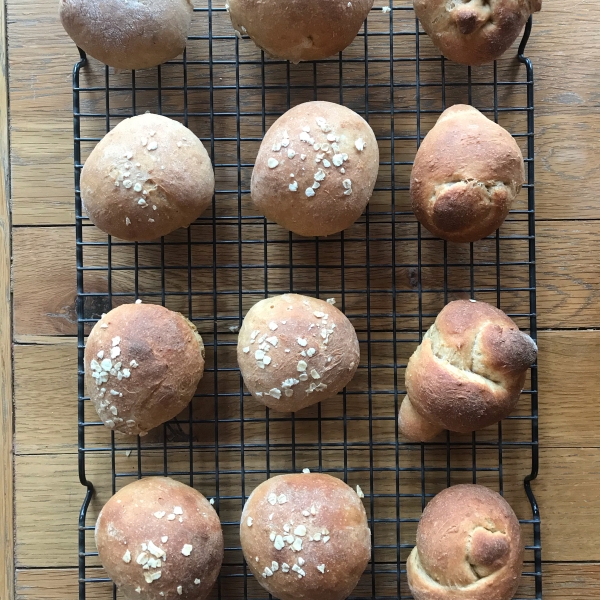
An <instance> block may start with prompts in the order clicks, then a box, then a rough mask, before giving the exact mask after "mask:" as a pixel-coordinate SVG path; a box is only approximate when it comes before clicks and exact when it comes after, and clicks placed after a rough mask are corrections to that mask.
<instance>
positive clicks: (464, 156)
mask: <svg viewBox="0 0 600 600" xmlns="http://www.w3.org/2000/svg"><path fill="white" fill-rule="evenodd" d="M524 182H525V166H524V163H523V155H522V154H521V150H520V148H519V146H518V144H517V142H516V141H515V140H514V139H513V137H512V136H511V135H510V133H508V131H506V130H505V129H503V128H502V127H500V125H497V124H496V123H494V122H493V121H490V120H489V119H488V118H487V117H485V116H484V115H482V114H481V113H480V112H479V111H478V110H477V109H476V108H473V107H472V106H466V105H464V104H457V105H455V106H452V107H451V108H448V109H447V110H445V111H444V112H443V113H442V115H441V116H440V118H439V119H438V121H437V123H436V124H435V126H434V127H433V129H432V130H431V131H430V132H429V133H428V134H427V136H426V137H425V139H424V140H423V142H422V144H421V146H420V148H419V150H418V152H417V155H416V157H415V162H414V165H413V169H412V174H411V179H410V195H411V200H412V207H413V210H414V212H415V215H416V217H417V219H419V221H420V222H421V223H422V224H423V225H424V226H425V227H426V228H427V229H428V230H429V231H431V233H433V234H434V235H436V236H438V237H441V238H442V239H444V240H449V241H451V242H474V241H476V240H480V239H482V238H484V237H486V236H488V235H490V234H491V233H493V232H494V231H496V229H498V227H500V225H502V223H503V222H504V219H506V216H507V215H508V212H509V210H510V207H511V205H512V203H513V201H514V199H515V198H516V196H517V194H518V193H519V192H520V190H521V186H522V185H523V183H524Z"/></svg>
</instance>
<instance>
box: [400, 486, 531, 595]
mask: <svg viewBox="0 0 600 600" xmlns="http://www.w3.org/2000/svg"><path fill="white" fill-rule="evenodd" d="M523 551H524V544H523V542H522V541H521V528H520V526H519V521H518V519H517V517H516V515H515V513H514V511H513V509H512V508H511V507H510V505H509V504H508V502H506V500H504V498H503V497H502V496H500V494H497V493H496V492H493V491H492V490H489V489H488V488H485V487H482V486H480V485H455V486H453V487H450V488H448V489H446V490H444V491H443V492H440V493H439V494H438V495H437V496H436V497H435V498H434V499H433V500H431V502H429V504H428V505H427V506H426V508H425V510H424V512H423V516H422V517H421V521H420V522H419V526H418V528H417V545H416V546H415V548H413V550H412V552H411V553H410V556H409V557H408V560H407V561H406V572H407V576H408V585H409V587H410V590H411V592H412V593H413V596H414V598H415V600H510V599H511V598H512V597H513V596H514V595H515V593H516V591H517V588H518V587H519V581H520V579H521V570H522V568H523Z"/></svg>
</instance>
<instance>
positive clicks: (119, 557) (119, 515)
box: [96, 477, 223, 600]
mask: <svg viewBox="0 0 600 600" xmlns="http://www.w3.org/2000/svg"><path fill="white" fill-rule="evenodd" d="M151 544H152V545H151ZM96 545H97V547H98V553H99V556H100V561H101V562H102V565H103V566H104V568H105V569H106V572H107V574H108V575H109V577H110V578H111V579H112V580H113V581H114V582H115V583H116V584H117V586H118V587H119V589H120V591H121V593H122V594H123V595H124V596H125V598H127V600H175V599H181V600H204V598H206V597H207V596H209V594H210V591H211V588H212V587H213V585H214V583H215V581H216V579H217V576H218V574H219V570H220V568H221V563H222V561H223V533H222V531H221V522H220V521H219V517H218V516H217V513H216V512H215V511H214V509H213V507H212V506H211V505H210V503H209V502H208V501H207V500H206V498H205V497H204V496H203V495H202V494H200V493H199V492H197V491H196V490H194V489H193V488H191V487H189V486H187V485H184V484H183V483H179V482H178V481H175V480H173V479H170V478H168V477H147V478H145V479H140V480H139V481H135V482H133V483H130V484H129V485H127V486H125V487H124V488H122V489H121V490H119V491H118V492H117V493H116V494H115V495H114V496H113V497H112V498H111V499H110V500H109V501H108V502H107V503H106V504H105V505H104V508H103V509H102V511H101V512H100V515H99V516H98V521H97V523H96ZM180 586H181V587H180ZM161 592H162V595H161Z"/></svg>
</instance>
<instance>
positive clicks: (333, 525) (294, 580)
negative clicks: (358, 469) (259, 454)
mask: <svg viewBox="0 0 600 600" xmlns="http://www.w3.org/2000/svg"><path fill="white" fill-rule="evenodd" d="M240 537H241V540H242V550H243V552H244V558H245V559H246V562H247V563H248V566H249V567H250V570H251V571H252V573H253V574H254V576H255V577H256V579H257V581H258V582H259V583H260V584H261V585H262V586H263V587H264V588H265V589H266V590H267V591H268V592H269V593H270V594H272V595H273V596H275V598H280V599H281V600H343V599H344V598H346V597H348V596H349V595H350V593H351V592H352V590H353V589H354V588H355V587H356V584H357V583H358V580H359V579H360V576H361V575H362V573H363V571H364V570H365V567H366V566H367V563H368V562H369V559H370V557H371V532H370V530H369V527H368V525H367V515H366V513H365V509H364V507H363V505H362V502H361V501H360V499H359V497H358V496H357V494H356V492H355V491H354V490H353V489H352V488H350V487H348V486H347V485H346V484H345V483H344V482H343V481H340V480H339V479H336V478H335V477H331V476H330V475H323V474H317V473H296V474H293V475H279V476H277V477H272V478H271V479H268V480H267V481H265V482H263V483H261V484H260V485H259V486H258V487H257V488H256V489H255V490H254V491H253V492H252V494H251V496H250V498H248V501H247V502H246V505H245V506H244V511H243V512H242V518H241V523H240Z"/></svg>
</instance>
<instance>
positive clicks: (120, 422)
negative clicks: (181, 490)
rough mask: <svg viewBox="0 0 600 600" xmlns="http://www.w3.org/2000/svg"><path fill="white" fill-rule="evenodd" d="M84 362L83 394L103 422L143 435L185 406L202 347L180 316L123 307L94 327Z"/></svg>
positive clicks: (163, 310) (201, 364) (200, 365)
mask: <svg viewBox="0 0 600 600" xmlns="http://www.w3.org/2000/svg"><path fill="white" fill-rule="evenodd" d="M84 364H85V383H86V388H87V392H88V394H89V396H90V400H91V401H92V403H93V404H94V406H95V408H96V410H97V411H98V415H99V416H100V418H101V419H102V420H103V421H104V424H105V425H106V426H107V427H110V428H111V429H114V430H115V431H120V432H122V433H126V434H128V435H135V434H142V435H143V434H144V433H147V432H148V431H149V430H150V429H152V428H154V427H157V426H158V425H160V424H161V423H164V422H165V421H168V420H169V419H172V418H173V417H175V416H176V415H177V414H179V413H180V412H181V411H182V410H183V409H184V408H185V407H186V406H187V405H188V404H189V402H190V400H191V399H192V397H193V395H194V393H195V391H196V388H197V387H198V382H199V381H200V379H202V374H203V372H204V345H203V343H202V338H201V337H200V335H199V334H198V332H197V331H196V327H195V326H194V325H193V324H192V323H191V322H190V321H188V320H187V319H186V318H185V317H184V316H183V315H180V314H179V313H176V312H173V311H170V310H168V309H166V308H164V307H162V306H157V305H154V304H124V305H123V306H119V307H118V308H115V309H114V310H111V311H110V312H109V313H108V314H106V315H104V316H103V317H102V319H100V321H98V323H96V325H95V326H94V328H93V329H92V332H91V333H90V336H89V338H88V340H87V344H86V347H85V357H84ZM103 390H104V391H103Z"/></svg>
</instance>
